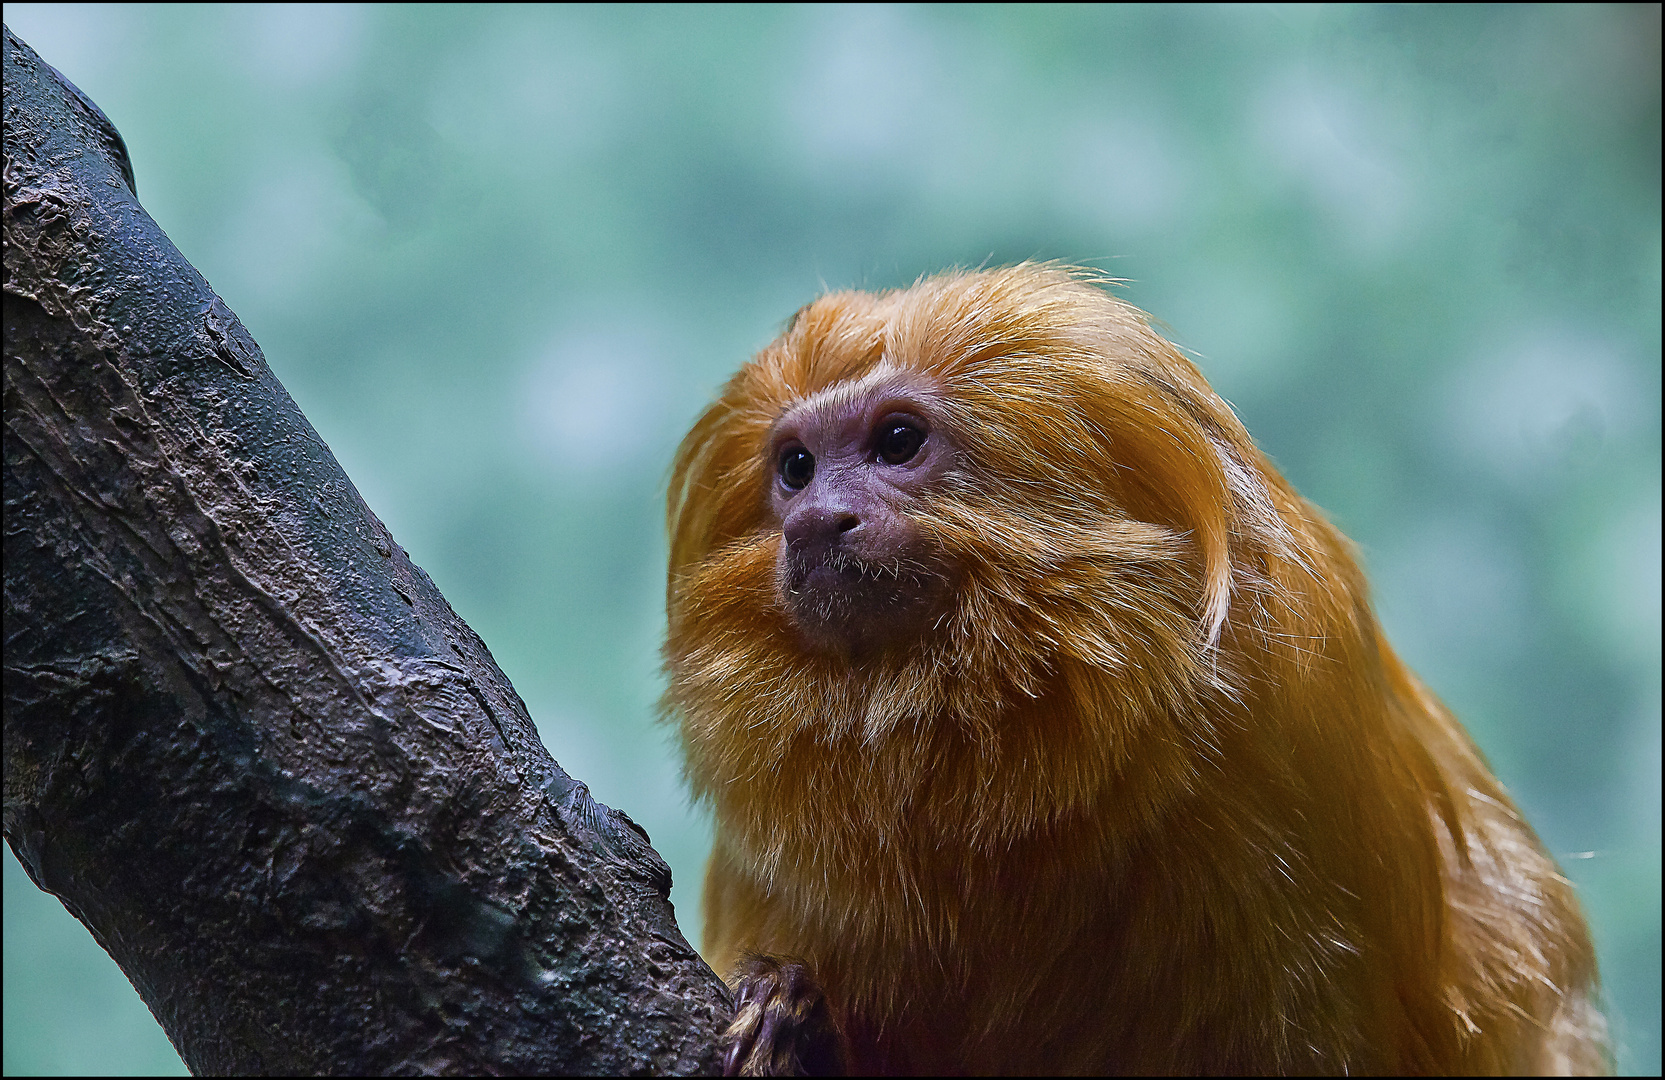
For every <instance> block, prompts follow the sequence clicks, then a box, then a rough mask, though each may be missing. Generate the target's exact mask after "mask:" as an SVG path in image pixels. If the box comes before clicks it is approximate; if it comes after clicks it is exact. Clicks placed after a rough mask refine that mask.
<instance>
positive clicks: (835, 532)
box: [781, 506, 861, 551]
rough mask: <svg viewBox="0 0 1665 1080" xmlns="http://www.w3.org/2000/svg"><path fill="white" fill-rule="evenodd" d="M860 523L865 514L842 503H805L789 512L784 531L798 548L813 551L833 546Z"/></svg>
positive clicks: (782, 530) (787, 537) (783, 533)
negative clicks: (831, 504) (834, 505)
mask: <svg viewBox="0 0 1665 1080" xmlns="http://www.w3.org/2000/svg"><path fill="white" fill-rule="evenodd" d="M860 525H861V518H860V517H858V516H857V515H855V514H854V513H851V512H850V511H849V510H846V509H844V508H842V507H832V506H805V507H802V508H800V509H798V510H795V511H793V512H792V513H791V514H789V515H788V516H787V518H786V521H785V522H784V524H783V525H782V528H781V533H782V535H784V536H785V537H786V544H787V546H788V547H790V548H792V549H793V550H794V551H809V550H814V549H816V548H821V547H831V546H832V545H833V544H834V543H836V542H837V541H838V538H839V537H840V536H843V535H844V534H845V533H847V532H849V531H851V530H852V529H855V528H858V527H859V526H860Z"/></svg>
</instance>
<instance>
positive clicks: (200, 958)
mask: <svg viewBox="0 0 1665 1080" xmlns="http://www.w3.org/2000/svg"><path fill="white" fill-rule="evenodd" d="M4 224H5V636H6V645H5V830H6V839H7V841H8V842H9V843H10V844H11V846H12V850H13V851H15V852H16V853H17V857H18V859H19V860H20V861H21V862H22V863H23V865H24V867H25V868H26V869H27V870H28V872H29V874H30V876H31V877H33V878H34V880H35V883H36V884H38V885H39V886H40V887H41V888H43V889H45V890H47V891H48V892H50V893H52V894H54V895H56V896H57V897H59V898H60V899H61V900H62V901H63V902H64V905H65V906H66V907H67V908H69V910H70V911H71V912H73V913H74V914H75V916H76V917H77V918H79V919H80V920H81V921H82V922H83V923H85V924H86V925H87V927H88V929H90V930H91V931H92V932H93V935H94V936H95V937H96V938H97V939H98V942H99V944H101V945H103V946H104V948H105V949H106V950H108V951H109V953H110V955H111V956H113V957H114V958H115V960H116V962H117V963H118V964H120V965H121V967H122V970H124V971H125V972H126V973H127V975H128V977H129V978H130V979H132V981H133V985H134V986H136V987H137V988H138V990H139V993H140V994H141V995H142V996H143V998H144V1000H145V1002H146V1003H147V1004H148V1005H149V1006H150V1008H151V1011H152V1012H154V1013H155V1014H156V1018H157V1019H158V1020H159V1021H161V1024H162V1027H163V1028H164V1029H165V1030H166V1031H167V1033H168V1037H169V1038H171V1039H172V1040H173V1044H174V1046H175V1047H177V1048H178V1050H179V1053H180V1056H181V1057H183V1058H184V1060H185V1063H186V1064H187V1065H188V1066H190V1067H191V1069H192V1070H194V1071H196V1072H199V1073H200V1072H210V1073H218V1072H236V1073H247V1072H275V1073H315V1072H316V1073H387V1072H470V1073H497V1072H519V1073H551V1072H586V1073H623V1072H630V1073H644V1072H645V1073H666V1072H694V1071H707V1070H709V1069H711V1068H712V1067H713V1066H714V1065H715V1063H716V1060H717V1056H716V1035H717V1032H718V1031H719V1030H720V1028H721V1025H722V1023H723V1022H724V1021H725V1020H726V1018H727V1016H728V1015H729V1012H730V1010H731V1007H732V1006H731V1003H730V1000H729V997H728V994H727V992H726V991H725V990H724V988H723V986H722V983H721V982H720V981H719V980H718V979H717V977H716V976H715V975H713V974H712V972H711V970H710V969H709V968H707V967H706V966H705V964H704V963H702V962H701V960H700V958H699V956H698V955H697V954H696V953H695V952H694V950H693V949H691V948H690V947H689V946H688V944H687V942H686V941H684V940H683V938H682V935H681V934H680V933H679V932H678V931H677V928H676V922H675V919H674V917H673V915H672V912H671V907H670V903H669V902H668V900H667V895H668V891H669V888H670V872H669V870H668V869H667V867H666V866H665V864H664V862H663V861H661V860H660V858H659V856H658V855H657V854H655V853H654V851H653V849H652V848H651V847H650V846H649V845H648V841H647V836H646V834H645V833H643V832H642V830H641V829H640V828H638V827H637V826H636V825H635V824H634V823H633V822H631V821H630V819H629V818H627V817H625V816H624V815H623V814H621V813H619V812H618V811H616V810H611V809H609V808H607V807H605V806H602V805H600V804H598V803H596V802H595V801H593V800H592V799H591V798H590V797H589V793H588V791H587V790H586V789H585V788H584V786H583V785H582V784H579V783H577V782H575V781H574V780H572V779H571V778H570V777H568V776H567V775H566V773H564V772H563V771H562V770H561V768H560V767H559V766H558V765H556V763H555V761H554V760H553V759H552V758H551V757H550V756H549V753H548V752H547V751H546V750H545V749H544V747H543V745H542V744H541V743H540V742H539V740H538V737H537V734H536V731H535V729H534V727H533V725H532V722H531V720H530V718H529V717H528V716H527V712H526V707H525V705H524V704H523V703H522V702H521V700H520V698H519V696H517V695H516V694H515V692H514V688H513V687H511V686H510V685H509V682H508V680H507V679H505V678H504V676H503V673H502V672H501V671H499V670H498V669H497V665H496V664H495V663H494V662H493V661H492V658H491V654H490V653H489V652H487V650H486V647H485V645H484V644H482V643H481V641H480V639H479V638H478V637H476V636H475V635H474V633H473V631H471V630H470V629H469V628H468V626H467V625H466V624H464V623H463V621H462V620H461V619H459V618H458V617H457V615H456V613H455V612H453V611H452V610H451V608H450V606H449V605H447V604H446V602H445V599H444V598H443V597H442V596H440V594H439V592H438V590H436V589H435V588H434V586H433V583H432V582H430V581H429V580H428V578H427V575H425V574H424V573H423V572H422V571H421V570H420V569H419V568H417V567H416V566H414V565H412V563H411V562H410V560H409V558H408V557H407V556H406V554H405V552H404V551H403V550H402V549H401V548H400V547H399V546H398V545H397V544H395V543H394V542H393V539H392V537H391V536H389V535H388V532H387V530H386V529H385V528H384V527H383V526H382V523H381V522H380V521H378V520H376V517H375V515H373V514H372V513H370V511H369V509H368V508H366V507H365V505H364V503H363V501H362V500H361V499H360V498H359V495H358V492H357V491H356V490H355V489H354V488H353V485H352V484H351V482H349V481H348V479H347V477H346V475H345V474H343V473H342V471H341V468H340V466H339V465H338V464H337V463H336V461H335V459H334V457H333V456H331V454H330V452H329V450H328V448H327V447H325V446H324V444H323V442H322V441H320V440H319V438H318V435H317V433H316V432H314V431H313V430H312V427H311V426H310V425H309V424H308V423H307V422H306V419H305V418H304V417H303V416H302V415H301V413H300V411H299V410H298V409H297V408H296V407H295V403H294V402H293V401H291V400H290V398H289V395H288V394H287V393H285V392H284V389H283V387H282V386H281V385H280V384H279V383H278V381H277V379H276V378H274V377H273V376H272V373H271V371H270V370H269V369H268V368H267V366H266V362H265V358H264V357H263V356H262V355H261V352H260V349H259V347H258V346H257V345H256V344H255V343H254V341H253V340H252V339H251V338H250V337H249V335H248V333H247V331H245V330H244V328H243V326H242V324H241V323H240V322H238V320H237V317H236V316H235V315H233V314H232V313H231V311H230V310H229V309H228V308H227V307H226V306H225V304H224V303H223V302H222V301H221V300H220V299H219V298H218V297H217V296H216V295H215V294H214V292H213V290H212V289H210V288H209V286H208V283H207V282H206V281H204V280H203V278H202V276H201V275H200V274H198V273H197V272H196V270H194V269H193V268H192V267H191V265H190V264H189V263H187V262H186V261H185V259H184V258H183V257H182V256H181V255H180V254H179V252H178V251H177V250H175V248H174V247H173V245H172V244H171V243H170V242H169V241H168V239H167V237H166V236H165V235H164V234H163V233H162V231H161V230H160V229H159V228H157V227H156V224H155V223H154V222H153V221H151V219H150V217H149V216H148V215H147V214H146V213H145V212H144V210H143V209H142V208H141V207H140V206H139V204H138V202H137V200H136V198H135V195H134V184H133V175H132V169H131V166H130V165H129V163H128V159H127V151H126V148H125V147H124V146H123V144H122V141H121V137H120V136H119V135H118V134H117V133H116V131H115V129H114V128H113V127H112V126H111V125H110V123H109V121H108V120H107V119H106V118H105V117H104V115H103V113H101V112H100V111H99V110H98V108H97V107H96V106H94V105H93V104H92V103H91V102H90V101H88V100H87V99H86V98H85V97H84V96H83V95H82V94H81V93H80V91H78V90H76V89H75V87H73V86H71V85H70V84H69V83H68V82H67V81H66V80H65V79H63V77H62V76H60V75H59V74H58V73H57V72H56V71H54V70H52V69H51V68H50V67H48V66H47V65H46V64H44V63H42V62H41V60H40V58H39V57H38V56H36V55H35V53H34V52H33V51H32V50H30V49H29V47H28V46H26V45H24V44H23V43H22V42H20V41H18V40H17V39H16V38H15V37H14V36H12V33H11V31H10V30H7V31H6V32H5V203H4Z"/></svg>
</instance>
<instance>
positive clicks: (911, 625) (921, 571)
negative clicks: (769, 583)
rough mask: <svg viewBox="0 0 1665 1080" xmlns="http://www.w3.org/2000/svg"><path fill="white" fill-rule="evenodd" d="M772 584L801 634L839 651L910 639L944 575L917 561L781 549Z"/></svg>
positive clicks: (939, 600) (928, 617)
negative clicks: (876, 559) (875, 559)
mask: <svg viewBox="0 0 1665 1080" xmlns="http://www.w3.org/2000/svg"><path fill="white" fill-rule="evenodd" d="M777 586H778V591H779V594H780V599H781V601H782V604H783V606H784V607H785V608H786V611H787V614H788V615H789V616H790V617H791V619H792V622H793V624H794V625H796V626H797V628H798V629H799V630H800V631H801V632H802V633H803V634H804V635H805V637H807V638H808V639H810V640H811V641H812V642H813V643H815V644H818V645H823V646H832V647H835V648H838V649H840V650H842V651H862V650H865V649H867V648H870V647H877V648H888V647H890V646H892V645H896V644H899V643H902V642H905V641H912V640H914V639H916V638H917V637H918V636H919V634H921V633H923V632H924V631H925V630H926V629H927V628H928V627H929V626H930V624H931V622H932V621H933V620H934V618H935V616H936V614H937V612H938V610H939V609H940V608H941V606H942V604H943V600H944V597H945V596H946V594H947V593H948V592H949V591H950V589H949V583H948V581H947V580H946V578H945V577H944V575H943V574H942V573H941V572H940V571H939V570H937V569H936V568H935V567H932V566H929V565H927V564H924V563H922V562H918V561H915V560H912V559H903V558H897V559H890V560H885V561H869V560H866V559H862V558H860V557H858V556H856V555H855V554H853V553H851V552H849V551H844V550H837V549H835V550H833V551H829V552H825V553H824V554H823V555H822V557H820V558H815V557H813V556H809V555H806V554H804V553H790V552H788V553H783V557H782V559H781V561H780V566H779V576H778V578H777Z"/></svg>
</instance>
